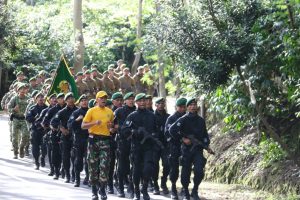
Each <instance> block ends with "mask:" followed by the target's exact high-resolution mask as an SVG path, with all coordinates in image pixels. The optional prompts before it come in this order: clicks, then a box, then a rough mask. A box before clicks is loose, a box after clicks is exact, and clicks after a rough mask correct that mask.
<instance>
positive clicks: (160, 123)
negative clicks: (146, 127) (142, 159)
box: [153, 110, 170, 194]
mask: <svg viewBox="0 0 300 200" xmlns="http://www.w3.org/2000/svg"><path fill="white" fill-rule="evenodd" d="M154 115H155V120H156V126H157V127H156V130H157V133H158V137H159V140H160V141H161V142H162V144H163V146H164V147H165V148H164V149H161V148H160V147H159V146H158V145H157V144H156V145H155V146H154V149H155V151H154V154H153V155H154V173H153V181H154V192H156V194H159V187H158V183H157V181H158V174H159V160H160V158H161V160H162V166H163V176H162V177H161V187H162V189H163V191H164V193H165V194H166V193H168V191H167V190H168V189H167V185H166V182H167V178H168V175H169V172H170V167H169V162H168V156H169V149H168V147H167V140H166V138H165V134H164V132H165V124H166V121H167V118H168V117H169V116H170V115H169V114H168V113H167V112H166V111H165V110H163V111H160V112H159V111H157V110H155V112H154Z"/></svg>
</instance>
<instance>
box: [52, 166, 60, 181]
mask: <svg viewBox="0 0 300 200" xmlns="http://www.w3.org/2000/svg"><path fill="white" fill-rule="evenodd" d="M58 178H59V169H58V168H55V175H54V177H53V179H54V180H58Z"/></svg>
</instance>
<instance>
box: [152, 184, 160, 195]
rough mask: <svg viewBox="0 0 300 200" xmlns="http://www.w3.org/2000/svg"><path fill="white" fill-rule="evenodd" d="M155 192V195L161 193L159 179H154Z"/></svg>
mask: <svg viewBox="0 0 300 200" xmlns="http://www.w3.org/2000/svg"><path fill="white" fill-rule="evenodd" d="M153 194H154V195H160V191H159V186H158V183H157V181H154V186H153Z"/></svg>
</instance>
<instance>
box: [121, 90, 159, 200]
mask: <svg viewBox="0 0 300 200" xmlns="http://www.w3.org/2000/svg"><path fill="white" fill-rule="evenodd" d="M145 97H146V95H145V94H144V93H140V94H138V95H136V97H135V102H136V104H137V107H138V108H137V110H136V111H134V112H132V113H131V114H130V115H129V116H128V117H127V119H126V121H125V123H124V124H123V126H122V129H121V134H124V136H125V138H128V137H130V136H131V148H132V149H131V153H132V162H133V163H132V164H133V183H134V193H135V197H134V199H135V200H139V199H140V188H139V184H140V181H141V180H142V191H141V192H142V194H143V199H144V200H149V199H150V196H149V194H148V191H147V188H148V181H149V180H150V178H151V176H152V173H153V168H154V163H153V148H152V147H153V145H154V142H153V138H157V135H156V124H155V116H154V114H153V113H152V112H150V111H149V110H147V109H146V105H145ZM149 136H152V138H151V137H150V138H149ZM144 138H145V139H146V138H148V139H147V140H145V141H144V143H143V139H144Z"/></svg>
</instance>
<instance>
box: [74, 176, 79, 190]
mask: <svg viewBox="0 0 300 200" xmlns="http://www.w3.org/2000/svg"><path fill="white" fill-rule="evenodd" d="M79 186H80V173H75V185H74V187H79Z"/></svg>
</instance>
